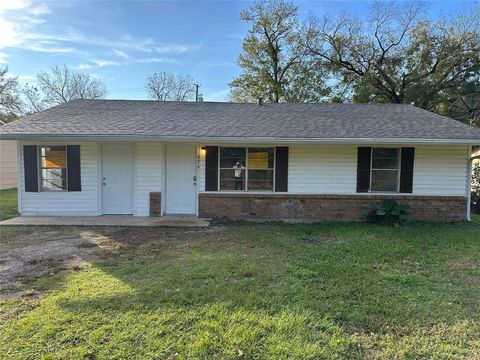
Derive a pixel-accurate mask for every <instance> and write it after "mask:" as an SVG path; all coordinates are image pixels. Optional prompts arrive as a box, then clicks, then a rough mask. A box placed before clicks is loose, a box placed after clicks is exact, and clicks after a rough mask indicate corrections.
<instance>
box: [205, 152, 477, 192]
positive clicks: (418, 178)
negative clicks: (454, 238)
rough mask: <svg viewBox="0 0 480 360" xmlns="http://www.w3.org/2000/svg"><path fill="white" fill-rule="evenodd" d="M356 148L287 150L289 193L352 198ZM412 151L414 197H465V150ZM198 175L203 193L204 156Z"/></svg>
mask: <svg viewBox="0 0 480 360" xmlns="http://www.w3.org/2000/svg"><path fill="white" fill-rule="evenodd" d="M226 146H228V145H226ZM282 146H283V145H282ZM362 146H368V145H362ZM375 146H382V145H375ZM389 146H391V145H389ZM409 146H413V145H409ZM357 147H358V146H357V145H291V146H289V163H288V190H289V192H290V193H297V194H298V193H300V194H355V193H356V183H357ZM399 147H400V146H399ZM414 147H415V168H414V178H413V195H457V196H458V195H459V196H465V195H466V183H467V151H468V148H467V146H458V145H419V146H414ZM198 175H199V183H198V184H199V187H198V188H199V191H200V192H203V191H205V159H204V158H203V156H200V161H199V169H198Z"/></svg>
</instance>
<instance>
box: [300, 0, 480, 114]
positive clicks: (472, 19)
mask: <svg viewBox="0 0 480 360" xmlns="http://www.w3.org/2000/svg"><path fill="white" fill-rule="evenodd" d="M421 13H422V12H421V8H420V7H419V5H418V4H416V3H401V4H396V3H386V2H377V3H375V5H374V6H373V8H372V12H371V17H370V21H369V22H367V23H365V22H362V21H361V20H360V19H358V18H355V17H351V16H340V17H337V18H335V17H328V16H325V17H324V18H323V19H318V18H312V19H311V20H310V22H309V23H308V25H307V26H306V27H305V29H304V32H303V36H302V43H303V45H304V46H305V48H306V49H307V51H308V54H309V55H310V56H313V57H315V58H316V59H317V61H318V62H319V63H320V64H321V65H320V66H324V67H328V68H329V69H330V70H331V71H332V72H333V73H334V74H335V75H336V77H337V79H338V81H339V82H340V84H343V85H348V86H349V87H350V95H351V100H353V101H354V102H389V103H414V104H415V105H417V106H420V107H422V108H425V109H428V110H433V111H436V112H439V113H443V114H446V113H447V112H448V106H449V103H450V102H451V101H452V100H454V99H455V98H458V97H459V96H460V95H464V94H465V93H468V92H471V91H473V90H474V89H478V88H479V87H480V22H479V21H478V18H479V17H480V7H478V8H472V9H470V10H469V11H464V12H462V13H461V14H457V15H455V16H451V17H450V18H448V19H447V18H441V19H439V20H437V21H430V20H425V19H423V18H422V16H421Z"/></svg>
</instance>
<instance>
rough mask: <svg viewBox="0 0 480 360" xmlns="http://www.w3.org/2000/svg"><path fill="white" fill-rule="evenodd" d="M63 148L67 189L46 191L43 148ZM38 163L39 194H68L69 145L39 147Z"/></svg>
mask: <svg viewBox="0 0 480 360" xmlns="http://www.w3.org/2000/svg"><path fill="white" fill-rule="evenodd" d="M59 146H63V147H64V148H65V189H61V190H45V189H43V188H42V170H43V169H44V167H43V166H42V148H47V147H59ZM37 162H38V179H37V181H38V192H44V193H61V192H68V151H67V145H63V144H57V145H37Z"/></svg>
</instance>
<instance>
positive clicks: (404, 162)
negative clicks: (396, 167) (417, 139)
mask: <svg viewBox="0 0 480 360" xmlns="http://www.w3.org/2000/svg"><path fill="white" fill-rule="evenodd" d="M414 158H415V148H413V147H402V157H401V164H400V192H401V193H411V192H412V191H413V163H414Z"/></svg>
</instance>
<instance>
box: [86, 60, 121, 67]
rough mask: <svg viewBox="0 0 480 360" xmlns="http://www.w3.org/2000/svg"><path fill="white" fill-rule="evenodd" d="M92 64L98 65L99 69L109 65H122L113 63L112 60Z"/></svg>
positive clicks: (94, 61) (97, 61)
mask: <svg viewBox="0 0 480 360" xmlns="http://www.w3.org/2000/svg"><path fill="white" fill-rule="evenodd" d="M92 62H93V63H94V64H95V65H97V66H98V67H104V66H108V65H115V66H117V65H121V64H120V63H119V62H116V61H111V60H92Z"/></svg>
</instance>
